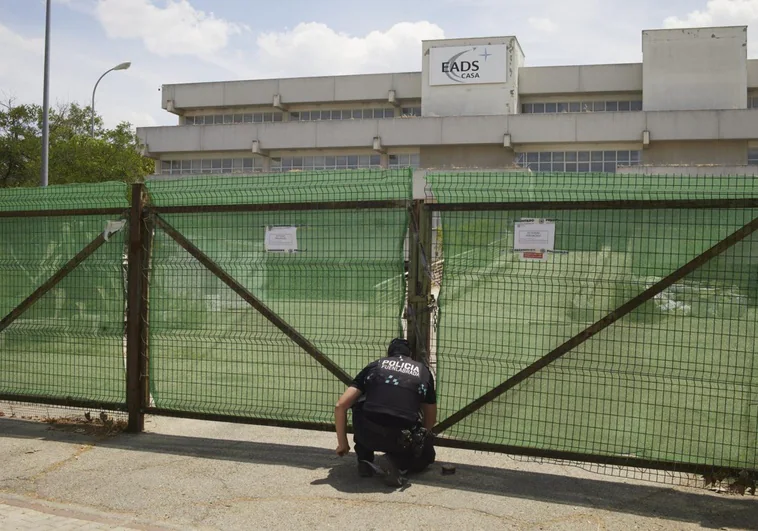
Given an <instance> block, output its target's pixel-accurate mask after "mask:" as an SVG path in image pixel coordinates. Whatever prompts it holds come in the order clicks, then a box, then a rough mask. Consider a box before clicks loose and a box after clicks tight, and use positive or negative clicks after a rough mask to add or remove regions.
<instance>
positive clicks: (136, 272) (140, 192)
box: [126, 183, 146, 433]
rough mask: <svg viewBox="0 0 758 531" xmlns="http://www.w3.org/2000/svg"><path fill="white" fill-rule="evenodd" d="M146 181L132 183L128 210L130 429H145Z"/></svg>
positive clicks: (127, 404) (127, 321)
mask: <svg viewBox="0 0 758 531" xmlns="http://www.w3.org/2000/svg"><path fill="white" fill-rule="evenodd" d="M144 195H145V190H144V184H142V183H135V184H133V185H132V205H131V210H130V212H129V253H128V255H127V263H128V287H127V314H126V315H127V317H126V407H127V411H128V412H129V424H128V426H127V431H128V432H130V433H140V432H142V431H143V430H144V429H145V413H144V409H145V392H144V387H143V385H144V383H143V380H144V376H145V374H146V371H145V368H146V363H145V362H146V348H145V346H146V342H145V337H144V334H143V322H144V321H143V319H144V317H145V315H146V301H145V298H144V288H146V286H143V280H144V265H145V254H146V253H145V241H144V240H145V234H146V220H145V213H144V210H143V207H144Z"/></svg>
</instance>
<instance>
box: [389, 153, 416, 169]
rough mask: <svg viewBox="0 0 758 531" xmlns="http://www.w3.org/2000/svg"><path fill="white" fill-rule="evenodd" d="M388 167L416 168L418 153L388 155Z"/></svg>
mask: <svg viewBox="0 0 758 531" xmlns="http://www.w3.org/2000/svg"><path fill="white" fill-rule="evenodd" d="M389 167H390V168H418V167H419V154H418V153H400V154H397V155H390V156H389Z"/></svg>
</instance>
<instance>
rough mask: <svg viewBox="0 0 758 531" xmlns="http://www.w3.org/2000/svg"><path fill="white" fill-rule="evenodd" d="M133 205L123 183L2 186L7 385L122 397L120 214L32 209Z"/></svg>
mask: <svg viewBox="0 0 758 531" xmlns="http://www.w3.org/2000/svg"><path fill="white" fill-rule="evenodd" d="M127 206H128V204H127V188H126V186H125V185H124V184H121V183H105V184H100V185H75V186H56V187H49V188H44V189H41V188H33V189H30V188H20V189H6V190H0V212H4V213H7V214H6V215H4V216H0V250H1V251H0V319H2V325H0V326H1V327H2V329H0V393H1V394H3V395H5V396H13V395H22V396H25V397H27V398H29V397H38V398H40V399H47V398H52V399H58V400H78V401H90V402H94V403H102V404H105V405H107V406H109V407H119V405H121V404H124V402H125V385H124V382H125V380H124V374H125V365H124V363H125V358H124V355H125V353H124V321H125V290H126V285H125V270H124V267H125V252H126V249H125V231H124V230H120V229H121V228H123V227H121V224H120V223H119V220H120V218H121V215H120V214H108V215H100V214H97V215H50V214H49V213H34V215H33V216H29V215H28V214H29V211H32V210H34V211H39V210H53V211H54V210H69V209H84V208H86V209H117V210H116V211H118V209H121V208H123V209H124V212H125V211H126V208H127ZM25 213H26V214H25ZM114 222H115V224H114ZM106 229H108V238H107V241H105V240H103V243H102V244H101V245H100V246H99V247H98V248H97V249H96V250H95V251H94V252H93V253H92V254H91V255H89V256H87V257H86V259H84V261H83V262H81V263H80V264H79V265H78V266H77V267H75V268H74V269H73V270H71V271H70V273H68V275H66V276H65V277H64V278H63V279H62V280H60V282H57V283H55V284H54V285H53V286H52V287H51V289H50V290H49V291H47V292H46V293H44V294H43V295H42V296H41V298H39V299H38V300H37V301H36V302H34V304H32V305H31V306H30V307H29V308H28V309H27V310H26V311H24V312H23V313H21V314H20V315H19V316H18V317H17V318H15V319H12V318H10V316H11V313H12V312H13V311H14V309H17V308H18V307H19V305H20V304H21V303H22V302H23V301H24V300H25V299H27V298H28V297H29V296H30V295H32V294H33V293H34V292H35V291H36V290H37V289H38V288H40V287H41V286H43V285H44V284H45V283H46V282H47V281H48V279H50V278H51V277H53V276H54V275H55V274H56V273H58V272H59V271H60V270H61V269H62V268H64V266H66V264H67V263H68V262H69V261H71V260H72V258H74V257H75V256H76V255H78V254H79V253H81V252H82V250H83V249H85V248H86V247H87V246H88V245H91V244H92V242H93V241H96V240H97V239H98V238H99V237H102V235H103V233H104V232H105V231H106ZM111 232H112V233H111Z"/></svg>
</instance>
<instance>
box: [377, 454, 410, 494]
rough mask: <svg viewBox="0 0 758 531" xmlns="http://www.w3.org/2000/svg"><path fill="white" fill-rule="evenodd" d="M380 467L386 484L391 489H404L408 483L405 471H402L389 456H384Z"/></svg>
mask: <svg viewBox="0 0 758 531" xmlns="http://www.w3.org/2000/svg"><path fill="white" fill-rule="evenodd" d="M379 466H380V467H381V468H382V470H383V471H384V482H385V483H386V484H387V485H388V486H390V487H402V486H403V485H405V484H406V483H407V482H408V478H406V477H405V471H403V470H400V469H399V468H398V467H397V465H396V464H395V463H394V462H393V461H392V459H390V458H389V457H388V456H386V455H385V456H382V458H381V461H380V463H379Z"/></svg>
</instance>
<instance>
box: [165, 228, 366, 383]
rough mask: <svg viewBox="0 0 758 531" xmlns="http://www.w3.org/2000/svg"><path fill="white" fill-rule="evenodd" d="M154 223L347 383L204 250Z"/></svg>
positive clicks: (343, 378)
mask: <svg viewBox="0 0 758 531" xmlns="http://www.w3.org/2000/svg"><path fill="white" fill-rule="evenodd" d="M155 223H156V225H157V226H159V227H160V228H161V229H163V231H164V232H165V233H166V234H168V235H169V236H170V237H171V238H172V239H173V240H174V241H175V242H176V243H178V244H179V245H180V246H181V247H182V248H183V249H184V250H185V251H187V252H188V253H189V254H191V255H192V256H194V257H195V259H196V260H197V261H198V262H200V263H201V264H203V266H205V267H206V268H207V269H208V270H209V271H210V272H211V273H213V274H214V275H216V276H217V277H218V278H219V279H221V281H222V282H223V283H224V284H226V285H227V286H229V287H230V288H231V289H232V290H233V291H234V292H235V293H236V294H237V295H239V296H240V297H242V298H243V299H244V300H245V302H247V303H248V304H249V305H250V306H252V307H253V308H255V309H256V310H257V311H258V312H259V313H260V314H261V315H263V317H265V318H266V319H268V321H269V322H271V324H273V325H274V326H275V327H277V328H278V329H279V330H281V331H282V332H284V334H285V335H286V336H287V337H289V338H290V339H291V340H292V341H294V342H295V343H296V344H297V345H298V346H299V347H300V348H302V349H303V350H304V351H305V352H307V353H308V354H310V355H311V356H312V357H313V359H315V360H316V361H317V362H319V363H320V364H321V365H323V366H324V367H325V368H326V369H327V370H328V371H329V372H331V373H332V374H333V375H335V376H336V377H337V378H339V379H340V381H342V382H343V383H344V384H345V385H350V383H351V382H352V380H353V379H352V378H351V377H350V375H348V374H347V373H346V372H345V371H344V370H342V368H341V367H339V366H338V365H337V364H336V363H334V362H333V361H332V360H330V359H329V358H328V357H327V356H326V355H325V354H324V353H323V352H321V351H320V350H319V349H318V348H317V347H316V346H315V345H314V344H313V343H311V342H310V341H308V340H307V339H306V338H305V337H303V335H302V334H301V333H300V332H298V331H297V330H295V329H294V328H293V327H292V326H291V325H290V324H289V323H287V322H286V321H285V320H284V319H282V318H281V317H279V315H277V314H276V312H274V311H273V310H272V309H271V308H269V307H268V306H266V305H265V304H264V303H263V302H261V301H260V300H259V299H258V298H257V297H256V296H255V295H253V294H252V293H250V291H249V290H248V289H247V288H245V287H244V286H243V285H242V284H240V283H239V282H237V281H236V280H235V279H234V277H232V276H231V275H230V274H229V273H227V272H226V271H224V269H223V268H222V267H221V266H219V265H218V264H217V263H216V262H214V261H213V260H212V259H211V258H210V257H208V255H206V254H205V253H203V251H201V250H200V249H199V248H198V247H197V246H195V245H194V244H193V243H192V242H191V241H189V240H188V239H187V238H185V237H184V236H183V235H182V234H181V233H179V232H178V231H177V230H176V229H175V228H174V227H172V226H171V225H170V224H169V223H168V222H167V221H166V220H164V219H163V218H161V217H160V216H159V215H156V216H155Z"/></svg>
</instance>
